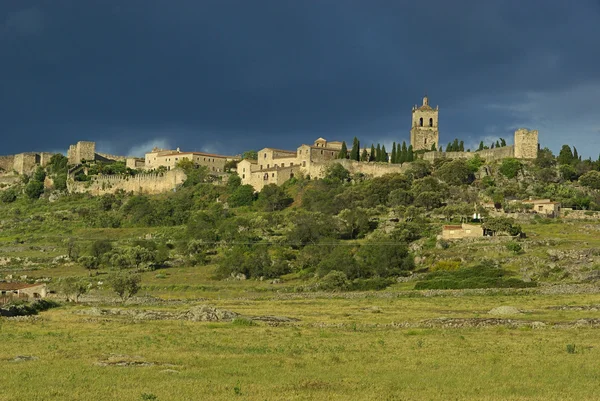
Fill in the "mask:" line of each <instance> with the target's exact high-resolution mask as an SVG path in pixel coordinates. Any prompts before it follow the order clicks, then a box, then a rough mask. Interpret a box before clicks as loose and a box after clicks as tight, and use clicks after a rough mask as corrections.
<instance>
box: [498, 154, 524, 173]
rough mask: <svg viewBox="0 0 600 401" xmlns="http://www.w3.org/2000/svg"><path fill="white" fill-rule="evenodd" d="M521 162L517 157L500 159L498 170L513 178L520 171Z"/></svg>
mask: <svg viewBox="0 0 600 401" xmlns="http://www.w3.org/2000/svg"><path fill="white" fill-rule="evenodd" d="M522 167H523V166H522V164H521V162H520V161H518V160H517V159H513V158H508V159H504V160H502V164H501V165H500V168H499V171H500V173H501V174H502V175H503V176H505V177H506V178H515V177H516V176H517V174H519V171H521V168H522Z"/></svg>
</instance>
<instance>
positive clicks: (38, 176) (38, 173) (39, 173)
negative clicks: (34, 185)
mask: <svg viewBox="0 0 600 401" xmlns="http://www.w3.org/2000/svg"><path fill="white" fill-rule="evenodd" d="M31 179H32V180H34V181H37V182H42V183H43V182H44V180H45V179H46V172H45V171H44V169H43V168H42V167H38V168H37V169H36V170H35V172H34V173H33V176H32V177H31Z"/></svg>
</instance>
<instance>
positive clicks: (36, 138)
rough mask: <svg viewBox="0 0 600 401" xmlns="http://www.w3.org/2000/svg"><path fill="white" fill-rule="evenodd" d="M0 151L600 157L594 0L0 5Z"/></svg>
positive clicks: (54, 1)
mask: <svg viewBox="0 0 600 401" xmlns="http://www.w3.org/2000/svg"><path fill="white" fill-rule="evenodd" d="M0 52H1V57H0V77H1V79H0V136H1V141H0V154H11V153H18V152H24V151H62V152H66V149H67V147H68V145H69V144H70V143H74V142H76V141H77V140H92V141H96V142H97V143H98V148H99V150H100V151H104V152H110V153H115V154H137V155H139V154H143V153H144V152H145V151H148V150H150V149H151V148H152V147H153V146H154V145H158V146H161V147H180V148H182V149H184V150H204V151H209V152H218V153H226V154H235V153H241V152H243V151H245V150H248V149H260V148H263V147H267V146H269V147H278V148H287V149H296V147H297V146H299V145H300V144H302V143H312V141H314V139H316V138H317V137H319V136H322V137H324V138H327V139H329V140H346V141H349V142H351V141H352V138H353V136H355V135H356V136H358V137H359V139H360V140H361V142H362V144H368V145H370V144H371V142H375V143H377V142H381V143H385V144H388V146H389V144H391V142H392V141H402V140H406V141H408V140H409V130H410V124H411V107H412V105H413V104H416V103H419V104H420V102H421V99H422V96H423V95H424V94H425V93H427V94H428V95H429V99H430V103H431V104H432V105H433V106H435V105H439V107H440V117H439V119H440V135H441V140H440V142H441V143H442V145H444V146H445V144H446V143H447V142H449V141H451V140H452V139H454V138H455V137H458V138H459V139H462V140H464V141H465V143H466V144H467V146H471V147H472V146H477V144H478V143H479V141H480V140H482V139H483V140H485V141H486V142H490V141H492V140H495V139H497V138H499V137H503V138H506V139H507V141H508V142H509V143H512V133H513V132H514V130H515V129H516V128H518V127H526V128H531V129H538V130H539V132H540V142H541V144H542V146H547V147H550V148H551V149H552V150H553V151H555V152H556V151H557V150H558V149H560V145H562V144H563V143H568V144H571V145H575V146H576V147H577V149H578V151H579V153H580V154H583V155H584V156H585V157H588V156H592V157H593V158H594V159H596V158H597V157H598V154H599V153H600V0H573V1H566V0H539V1H536V0H505V1H502V0H474V1H461V0H455V1H448V0H428V1H404V0H390V1H384V0H270V1H269V0H251V1H250V0H164V1H163V0H114V1H113V0H86V1H84V0H71V1H69V0H37V1H34V0H31V1H28V0H18V1H9V0H3V1H0Z"/></svg>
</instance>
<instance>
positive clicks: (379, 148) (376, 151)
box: [375, 144, 382, 162]
mask: <svg viewBox="0 0 600 401" xmlns="http://www.w3.org/2000/svg"><path fill="white" fill-rule="evenodd" d="M381 156H382V154H381V145H380V144H377V149H376V150H375V161H376V162H380V161H382V157H381Z"/></svg>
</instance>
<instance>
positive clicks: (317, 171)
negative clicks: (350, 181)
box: [303, 159, 410, 178]
mask: <svg viewBox="0 0 600 401" xmlns="http://www.w3.org/2000/svg"><path fill="white" fill-rule="evenodd" d="M334 163H339V164H341V165H342V166H343V167H344V168H345V169H346V170H348V171H349V172H350V174H359V173H362V174H364V175H367V176H370V177H381V176H382V175H385V174H394V173H403V172H405V171H407V170H408V168H409V167H410V163H404V164H403V165H400V164H388V163H373V162H370V163H365V162H357V161H356V160H349V159H335V160H329V161H325V162H317V163H315V162H313V163H311V164H310V167H309V168H308V169H307V170H308V171H305V174H308V175H310V176H311V178H322V177H324V176H325V173H326V171H327V168H328V167H329V166H331V165H332V164H334ZM303 170H305V169H303Z"/></svg>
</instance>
